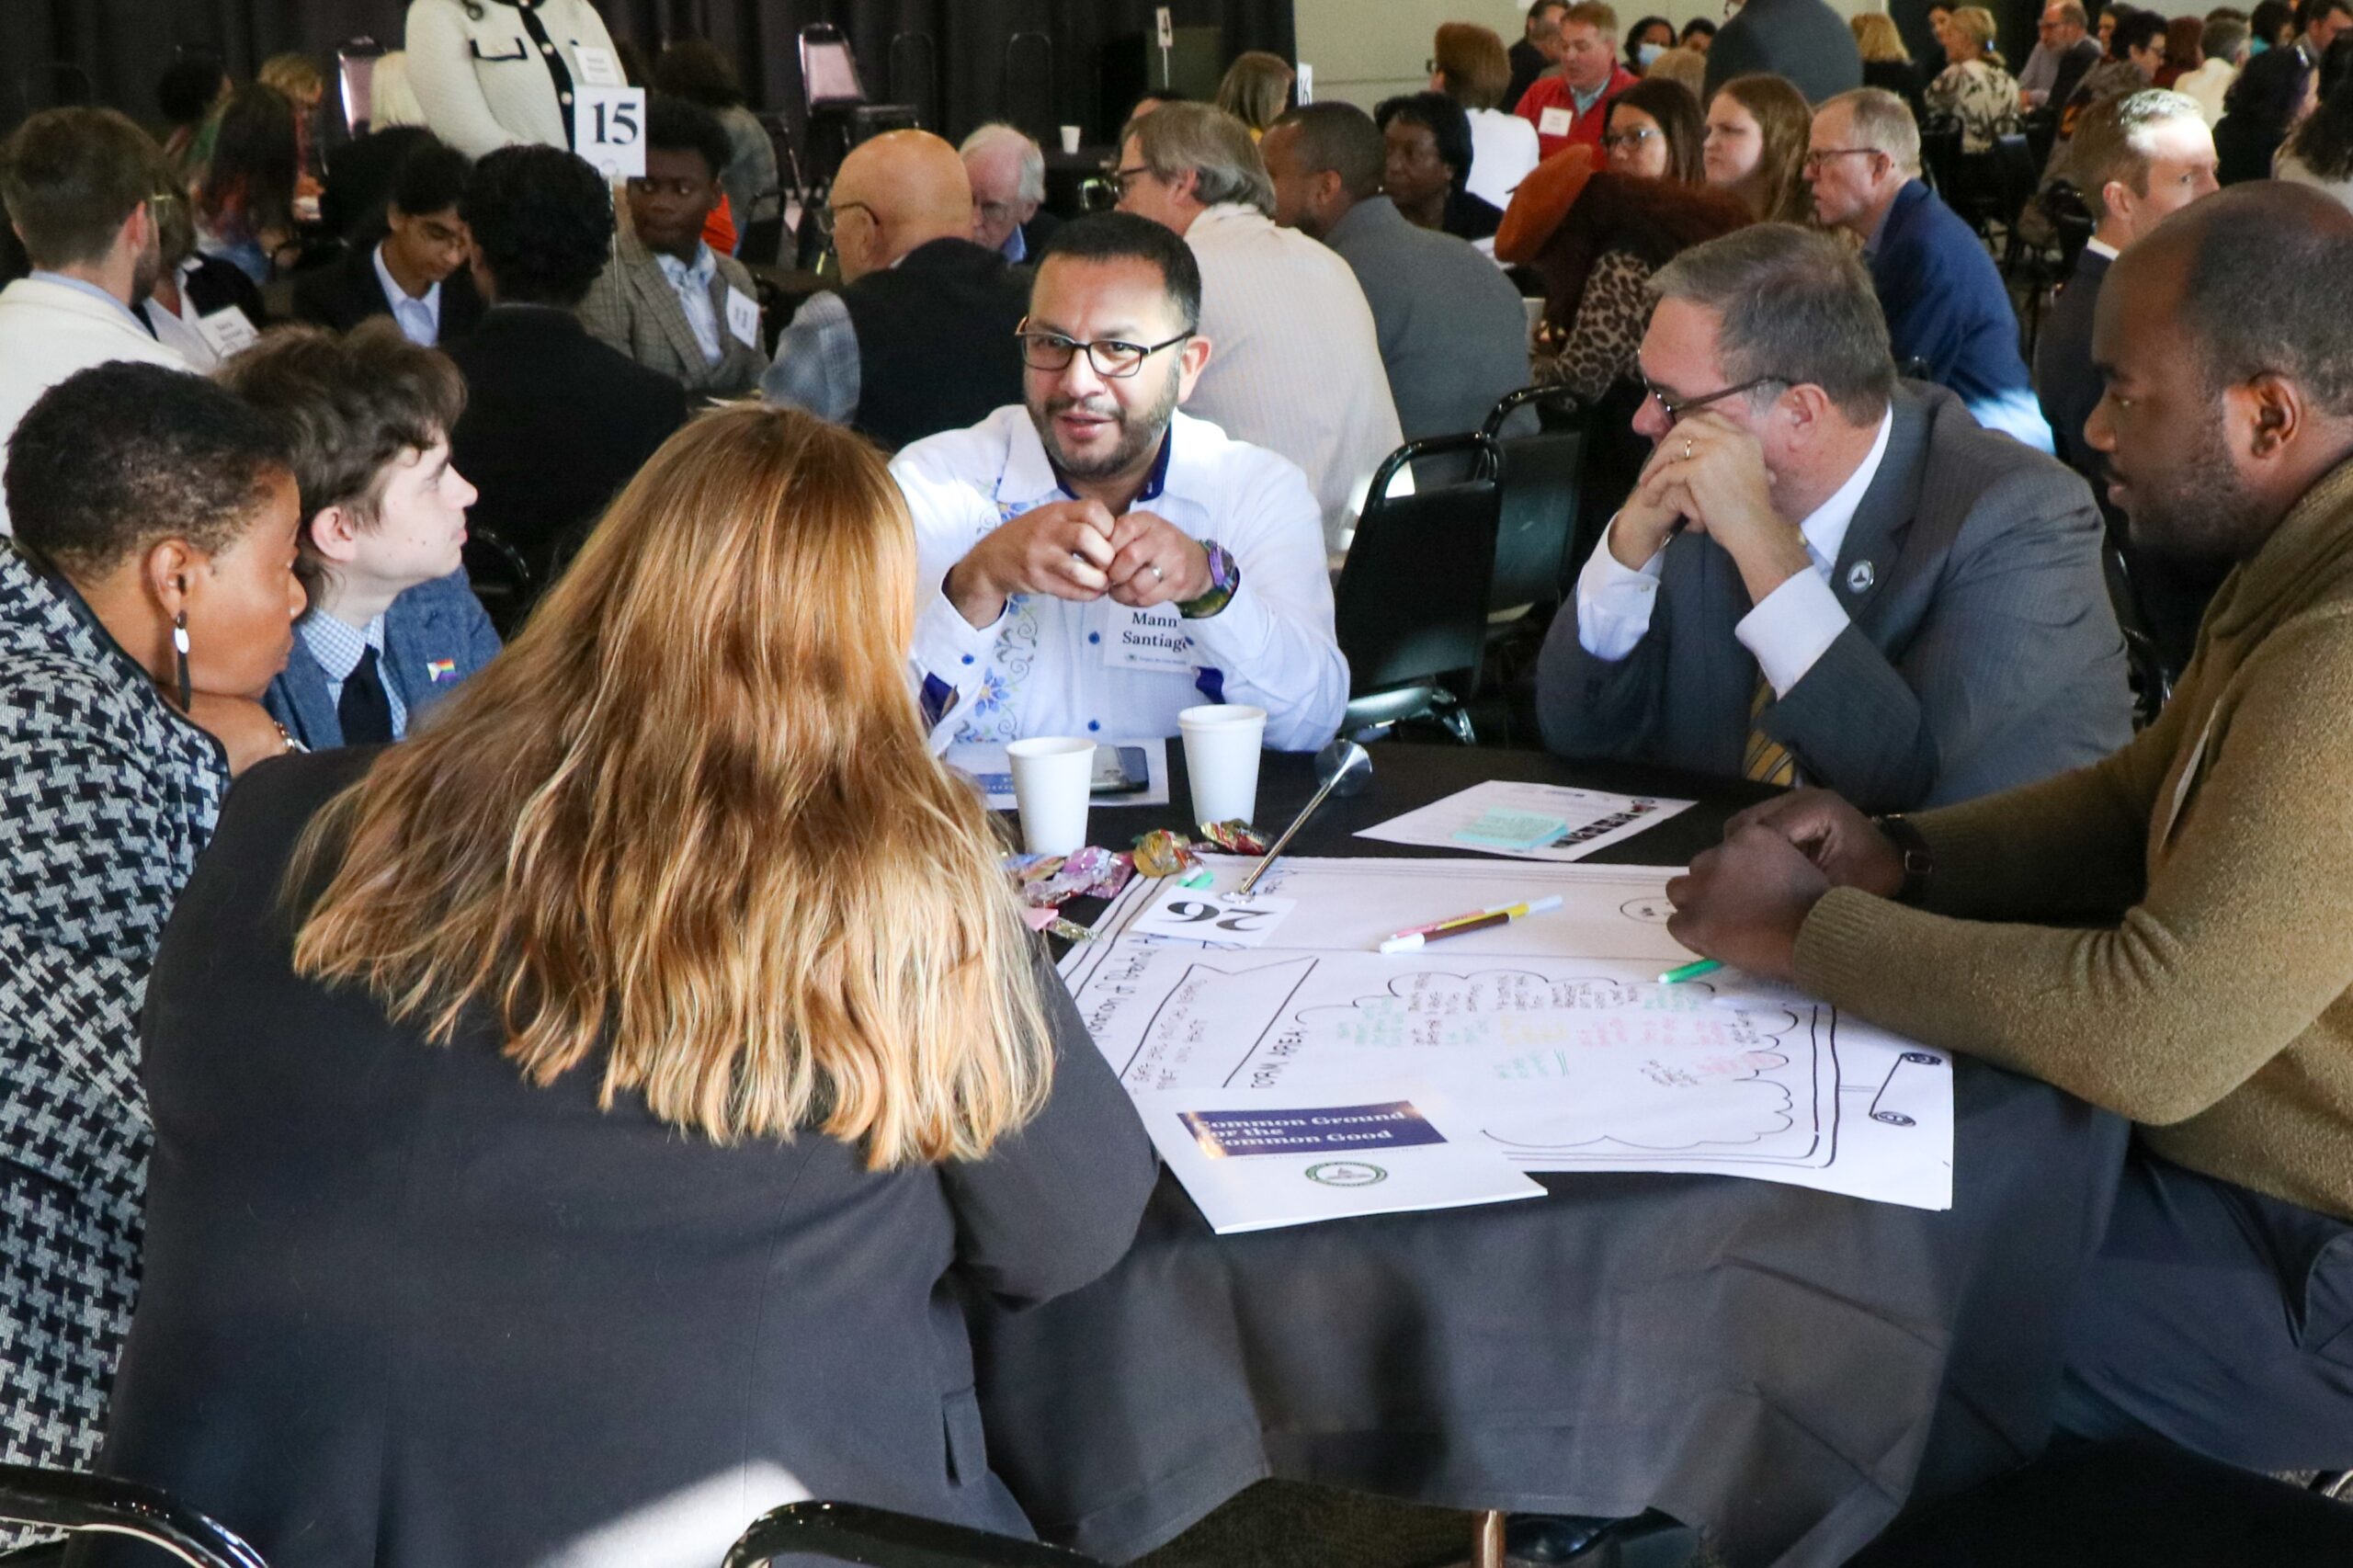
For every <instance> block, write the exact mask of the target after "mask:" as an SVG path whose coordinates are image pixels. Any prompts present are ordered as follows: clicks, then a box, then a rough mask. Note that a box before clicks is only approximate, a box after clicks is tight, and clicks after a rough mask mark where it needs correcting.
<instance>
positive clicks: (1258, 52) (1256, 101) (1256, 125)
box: [1217, 49, 1298, 139]
mask: <svg viewBox="0 0 2353 1568" xmlns="http://www.w3.org/2000/svg"><path fill="white" fill-rule="evenodd" d="M1297 74H1298V73H1296V72H1294V71H1293V70H1292V69H1291V68H1290V62H1289V61H1287V60H1285V59H1284V58H1283V57H1282V56H1281V55H1279V54H1268V53H1267V51H1265V50H1262V49H1254V50H1251V51H1248V52H1247V53H1245V54H1237V55H1235V56H1234V57H1233V64H1231V65H1229V66H1227V67H1226V68H1225V77H1224V79H1223V80H1222V81H1221V82H1219V83H1218V85H1217V107H1218V108H1222V109H1223V110H1225V112H1226V113H1228V114H1230V115H1232V116H1233V118H1234V119H1238V120H1240V121H1241V122H1242V123H1243V124H1245V125H1246V126H1248V127H1249V128H1250V134H1251V136H1252V137H1253V138H1254V139H1255V138H1256V136H1257V135H1258V133H1259V132H1261V131H1265V130H1266V129H1267V127H1268V126H1270V125H1272V124H1274V122H1275V121H1276V120H1278V119H1281V118H1282V113H1283V106H1284V105H1286V104H1288V103H1289V102H1290V85H1291V81H1292V79H1293V78H1294V77H1295V76H1296V75H1297Z"/></svg>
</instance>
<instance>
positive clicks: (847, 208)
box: [817, 201, 874, 240]
mask: <svg viewBox="0 0 2353 1568" xmlns="http://www.w3.org/2000/svg"><path fill="white" fill-rule="evenodd" d="M845 212H863V213H865V214H866V215H867V216H868V217H869V218H873V217H874V209H873V208H871V207H869V206H868V205H867V204H866V203H865V202H863V201H841V202H835V204H834V205H832V206H830V207H820V208H818V209H817V233H820V234H822V235H824V237H825V238H826V239H829V240H830V239H832V238H833V237H834V232H835V230H836V229H839V228H840V227H841V222H842V214H843V213H845Z"/></svg>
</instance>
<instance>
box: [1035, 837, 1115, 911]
mask: <svg viewBox="0 0 2353 1568" xmlns="http://www.w3.org/2000/svg"><path fill="white" fill-rule="evenodd" d="M1005 869H1006V870H1007V871H1009V872H1011V873H1012V875H1013V885H1014V887H1015V889H1016V890H1017V891H1018V892H1020V894H1021V902H1022V903H1026V904H1028V905H1029V907H1030V908H1032V909H1051V908H1054V907H1055V906H1056V905H1058V904H1061V903H1063V902H1064V901H1065V900H1068V899H1074V898H1113V897H1117V896H1118V894H1119V892H1120V889H1121V888H1124V887H1126V886H1127V885H1128V879H1129V878H1130V877H1132V876H1133V875H1135V866H1134V863H1133V862H1132V861H1131V859H1130V858H1129V857H1127V856H1125V855H1121V854H1115V853H1113V852H1112V851H1111V850H1108V849H1105V848H1102V847H1101V846H1097V845H1093V844H1090V845H1088V846H1086V848H1084V849H1074V850H1072V851H1071V852H1070V853H1069V854H1068V855H1008V856H1006V858H1005Z"/></svg>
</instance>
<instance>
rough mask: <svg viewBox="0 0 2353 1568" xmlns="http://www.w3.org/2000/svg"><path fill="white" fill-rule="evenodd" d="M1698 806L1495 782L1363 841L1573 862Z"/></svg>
mask: <svg viewBox="0 0 2353 1568" xmlns="http://www.w3.org/2000/svg"><path fill="white" fill-rule="evenodd" d="M1690 806H1691V802H1690V801H1676V800H1668V799H1666V798H1665V797H1662V796H1656V795H1611V794H1608V793H1605V792H1604V791H1602V790H1573V789H1571V788H1569V787H1568V786H1567V785H1565V784H1514V783H1510V782H1508V781H1506V780H1504V779H1490V780H1489V781H1488V782H1486V783H1484V784H1473V785H1472V787H1471V788H1470V789H1468V790H1461V791H1458V792H1457V793H1455V794H1451V795H1449V796H1448V797H1447V798H1446V799H1444V800H1443V801H1431V802H1430V803H1429V804H1428V805H1427V806H1424V807H1422V808H1421V809H1419V810H1418V811H1411V812H1406V813H1405V814H1404V816H1400V817H1392V818H1390V819H1389V820H1388V821H1387V822H1384V823H1379V824H1375V825H1373V826H1371V827H1368V828H1360V829H1358V833H1357V836H1358V838H1378V839H1381V840H1383V841H1384V842H1386V843H1390V844H1418V845H1422V846H1427V847H1429V848H1433V849H1457V850H1463V851H1466V852H1473V853H1477V854H1481V855H1515V856H1518V857H1519V858H1521V859H1525V860H1553V861H1559V862H1563V863H1565V862H1568V861H1571V860H1582V859H1584V858H1586V856H1588V855H1590V854H1592V853H1593V852H1594V851H1595V850H1597V849H1599V848H1602V847H1603V846H1607V845H1611V844H1616V843H1619V842H1620V840H1623V839H1627V838H1631V837H1632V836H1633V835H1636V834H1638V833H1640V832H1642V831H1643V829H1644V828H1646V827H1649V826H1651V825H1652V824H1655V823H1662V822H1665V820H1666V819H1667V818H1669V817H1671V816H1673V815H1674V814H1675V813H1676V812H1681V811H1688V810H1689V809H1690Z"/></svg>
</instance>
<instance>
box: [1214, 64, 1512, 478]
mask: <svg viewBox="0 0 2353 1568" xmlns="http://www.w3.org/2000/svg"><path fill="white" fill-rule="evenodd" d="M1258 152H1259V153H1260V155H1261V156H1263V157H1264V158H1265V159H1266V161H1267V174H1268V175H1269V176H1272V177H1273V179H1274V184H1275V222H1278V223H1280V224H1282V225H1283V226H1284V227H1285V228H1289V229H1297V230H1298V231H1299V232H1300V233H1303V234H1307V235H1310V236H1312V237H1313V238H1315V239H1319V240H1321V241H1323V242H1324V244H1327V245H1329V246H1331V247H1332V249H1333V250H1334V251H1336V252H1337V253H1338V255H1339V257H1340V259H1341V260H1342V261H1345V262H1347V264H1348V269H1349V270H1350V271H1352V272H1354V273H1355V274H1356V277H1357V282H1358V284H1360V285H1362V286H1363V289H1364V297H1365V302H1366V303H1367V304H1369V305H1370V306H1371V307H1372V323H1373V328H1374V330H1375V331H1376V332H1377V333H1379V335H1380V341H1381V365H1382V366H1383V367H1384V368H1385V369H1387V370H1388V372H1389V391H1390V394H1391V396H1392V399H1393V400H1394V401H1395V403H1396V404H1397V423H1398V425H1399V426H1401V427H1402V428H1403V429H1404V436H1405V439H1407V440H1409V441H1417V440H1420V439H1422V438H1423V437H1427V436H1451V435H1456V434H1458V433H1460V432H1461V431H1465V430H1475V429H1477V428H1478V427H1479V426H1480V423H1481V422H1482V421H1483V420H1484V419H1485V418H1486V416H1487V411H1488V410H1489V409H1491V408H1493V407H1495V403H1496V400H1497V399H1499V398H1501V397H1503V396H1504V395H1505V394H1506V392H1512V391H1515V390H1516V389H1518V388H1520V387H1524V386H1526V385H1527V384H1528V311H1527V308H1526V307H1525V306H1524V305H1522V304H1521V302H1520V298H1519V290H1517V289H1515V288H1513V287H1512V285H1511V282H1510V280H1509V279H1508V278H1505V277H1504V275H1503V274H1502V273H1501V272H1500V271H1498V270H1496V268H1495V263H1494V262H1492V261H1490V260H1488V259H1487V258H1486V257H1485V256H1482V255H1480V254H1479V252H1478V251H1477V250H1476V249H1474V248H1473V247H1472V245H1471V244H1470V242H1469V241H1467V240H1461V239H1457V238H1456V237H1455V236H1454V235H1452V234H1449V233H1442V232H1440V231H1439V230H1437V229H1424V228H1418V227H1416V226H1415V225H1414V224H1413V223H1410V222H1406V220H1405V216H1404V213H1402V212H1400V211H1398V210H1397V204H1396V203H1395V202H1394V201H1392V200H1391V199H1389V198H1388V197H1387V196H1385V195H1383V194H1382V193H1381V168H1382V165H1383V160H1384V158H1385V156H1386V142H1384V140H1383V139H1382V137H1381V131H1380V129H1379V128H1378V127H1377V126H1375V125H1374V124H1373V122H1372V117H1371V116H1370V115H1368V114H1366V113H1365V112H1364V110H1362V109H1360V108H1357V106H1356V105H1354V104H1344V103H1323V104H1307V105H1304V106H1302V107H1301V108H1295V109H1292V110H1291V111H1290V113H1289V114H1286V115H1284V116H1283V117H1282V118H1281V119H1278V120H1276V121H1275V123H1274V124H1273V125H1272V126H1270V127H1268V128H1267V134H1266V137H1265V139H1264V140H1262V141H1261V142H1259V143H1258ZM1211 363H1212V364H1214V363H1215V361H1211ZM1533 425H1534V420H1533V418H1532V417H1531V418H1530V419H1529V426H1530V427H1533ZM1515 433H1517V432H1515Z"/></svg>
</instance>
